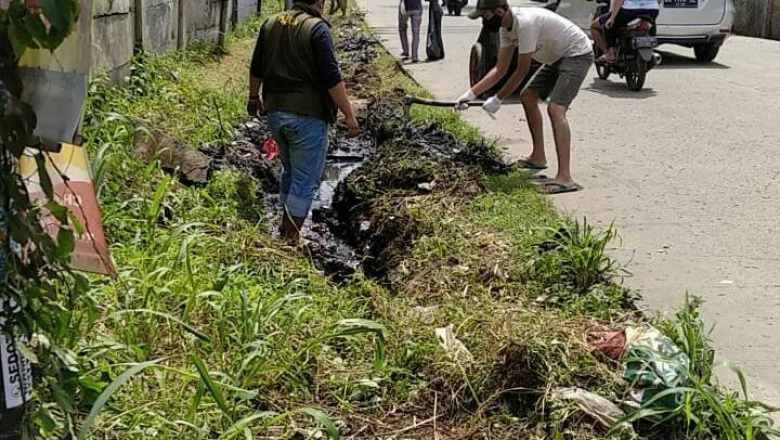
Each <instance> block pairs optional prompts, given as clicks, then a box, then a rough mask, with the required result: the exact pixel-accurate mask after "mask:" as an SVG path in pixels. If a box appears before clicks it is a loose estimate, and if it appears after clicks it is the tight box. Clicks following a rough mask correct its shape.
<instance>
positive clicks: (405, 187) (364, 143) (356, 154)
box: [204, 19, 509, 283]
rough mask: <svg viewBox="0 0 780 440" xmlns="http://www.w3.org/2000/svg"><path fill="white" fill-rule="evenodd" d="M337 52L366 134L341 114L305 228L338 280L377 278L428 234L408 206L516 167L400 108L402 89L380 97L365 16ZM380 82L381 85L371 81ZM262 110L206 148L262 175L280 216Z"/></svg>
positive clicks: (475, 186)
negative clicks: (349, 126)
mask: <svg viewBox="0 0 780 440" xmlns="http://www.w3.org/2000/svg"><path fill="white" fill-rule="evenodd" d="M340 32H341V35H340V37H341V38H340V43H339V46H338V50H339V54H340V56H341V58H342V63H343V66H344V72H345V82H346V83H347V86H348V89H349V90H350V92H351V94H352V96H353V97H354V98H356V99H355V101H356V102H357V103H359V104H358V105H356V107H357V112H358V120H359V123H360V125H361V134H360V135H359V136H358V137H356V138H348V137H347V136H346V128H345V126H344V125H343V123H341V121H340V122H339V123H338V124H336V126H335V128H334V130H332V133H331V136H330V146H329V150H328V152H327V156H326V161H325V169H324V172H323V177H322V180H321V182H320V185H319V188H318V190H317V193H316V195H315V199H314V202H313V204H312V214H311V219H310V220H309V221H307V223H306V224H305V225H304V228H303V230H302V231H301V234H302V236H303V237H304V242H305V248H306V250H307V251H309V252H310V253H311V257H312V260H313V262H314V263H315V265H316V266H317V267H318V268H319V269H321V270H323V271H324V272H325V273H326V274H328V275H330V276H331V278H332V279H333V280H334V281H337V282H344V281H345V280H347V279H348V278H349V277H350V276H351V275H353V274H354V273H355V272H356V271H357V270H359V269H362V271H363V273H364V274H365V275H366V276H368V277H370V278H372V279H374V280H377V281H379V282H383V283H386V282H387V281H388V273H389V272H390V271H391V270H392V269H393V268H395V267H396V266H397V265H398V264H399V263H400V262H401V261H402V259H403V258H404V256H405V255H406V254H407V252H408V250H409V249H410V248H411V247H412V246H413V244H414V242H415V240H416V239H417V238H418V237H420V236H422V235H424V234H426V232H427V231H426V229H425V228H426V227H425V225H424V224H422V222H419V221H418V220H416V218H415V216H414V215H412V214H411V213H410V208H411V207H413V206H414V205H415V203H416V201H417V200H419V198H420V197H440V196H443V195H448V196H449V197H450V198H452V197H451V196H452V195H453V194H454V195H456V197H455V199H460V200H461V201H466V200H468V199H469V198H470V197H473V196H475V195H477V194H480V193H483V192H484V191H485V187H484V185H483V182H482V181H483V180H484V176H485V174H486V173H506V172H507V171H508V170H509V167H508V166H507V165H506V164H505V163H504V161H503V160H502V159H501V157H500V156H499V155H498V154H496V152H495V151H494V150H493V149H492V148H491V147H490V146H489V145H488V144H487V143H486V142H484V141H480V142H469V143H462V142H461V141H459V140H458V139H457V138H456V137H455V136H454V135H452V134H451V133H449V132H447V131H445V130H444V129H443V128H442V125H441V124H440V123H437V122H433V123H426V124H424V125H415V124H413V123H412V122H410V121H408V120H406V119H405V117H404V116H403V114H404V112H403V108H402V98H403V96H404V91H403V90H400V89H399V90H396V91H395V92H394V93H393V94H391V95H390V96H386V95H385V96H378V95H377V94H376V92H375V91H372V88H371V84H376V83H377V82H378V81H379V78H378V77H377V72H375V70H374V69H373V68H372V66H371V64H372V63H373V62H374V61H375V60H376V59H377V58H378V56H379V55H378V44H379V43H378V42H377V41H376V40H375V39H373V38H370V37H367V36H366V35H365V33H364V32H363V31H362V29H361V27H360V21H359V20H358V19H353V20H349V21H347V22H345V23H343V24H342V25H341V26H340ZM374 90H376V89H374ZM272 137H273V136H272V134H271V132H270V129H269V128H268V125H267V120H266V118H265V117H261V118H259V119H254V120H252V121H249V122H246V123H243V124H240V125H239V126H238V127H236V134H235V138H234V139H233V140H232V142H230V144H226V145H221V146H219V147H209V148H206V149H205V150H204V151H205V152H206V154H208V155H210V156H211V157H212V160H213V161H214V164H215V165H216V167H217V168H223V167H232V168H234V169H237V170H239V171H241V172H243V173H245V174H246V175H249V176H251V177H252V178H253V179H255V180H256V181H258V182H259V183H260V188H261V191H263V197H262V199H263V200H265V205H266V208H268V211H269V212H272V213H273V215H275V216H276V217H278V216H281V209H280V208H278V191H279V185H280V169H281V160H280V158H279V156H278V155H277V154H275V152H274V151H273V150H271V151H269V150H268V147H267V145H269V144H268V143H267V142H268V140H269V139H272Z"/></svg>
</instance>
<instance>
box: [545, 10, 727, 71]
mask: <svg viewBox="0 0 780 440" xmlns="http://www.w3.org/2000/svg"><path fill="white" fill-rule="evenodd" d="M595 10H596V2H594V1H587V0H561V2H560V4H559V5H558V10H557V12H558V14H560V15H562V16H564V17H566V18H568V19H569V20H571V21H573V22H574V23H576V24H577V25H578V26H580V27H581V28H583V29H584V30H585V31H586V32H590V24H591V23H592V22H593V13H594V11H595ZM733 23H734V3H733V1H732V0H663V5H662V8H661V13H660V15H659V16H658V21H657V26H658V30H657V32H658V35H657V38H658V42H659V43H661V44H664V43H666V44H678V45H680V46H685V47H690V48H693V51H694V53H695V55H696V59H697V60H699V61H702V62H710V61H712V60H714V59H715V57H716V56H718V51H719V50H720V46H722V45H723V42H724V41H725V40H726V38H727V37H728V36H729V34H730V33H731V25H732V24H733Z"/></svg>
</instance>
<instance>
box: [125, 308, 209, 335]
mask: <svg viewBox="0 0 780 440" xmlns="http://www.w3.org/2000/svg"><path fill="white" fill-rule="evenodd" d="M126 313H146V314H149V315H154V316H159V317H160V318H165V319H167V320H168V321H173V322H175V323H176V324H179V325H180V326H181V327H182V328H183V329H184V330H186V331H188V332H189V333H191V334H192V335H193V336H195V337H196V338H198V339H200V340H201V341H203V342H211V338H210V337H209V336H208V335H207V334H205V333H203V332H201V331H199V330H198V329H196V328H195V327H193V326H191V325H189V324H187V323H186V322H184V321H182V320H181V319H179V318H177V317H175V316H173V315H171V314H168V313H163V312H158V311H156V310H149V309H130V310H120V311H118V312H115V313H113V314H112V315H111V316H119V315H124V314H126Z"/></svg>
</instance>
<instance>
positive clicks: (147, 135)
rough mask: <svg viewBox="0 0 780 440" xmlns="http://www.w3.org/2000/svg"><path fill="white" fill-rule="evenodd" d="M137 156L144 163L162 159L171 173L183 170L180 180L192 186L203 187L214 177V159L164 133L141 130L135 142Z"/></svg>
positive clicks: (153, 130)
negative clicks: (157, 158)
mask: <svg viewBox="0 0 780 440" xmlns="http://www.w3.org/2000/svg"><path fill="white" fill-rule="evenodd" d="M133 156H135V157H136V158H138V159H139V160H142V161H144V162H147V163H148V162H150V161H151V160H152V159H154V158H155V157H159V159H160V165H161V167H162V168H163V170H165V171H167V172H174V171H175V170H177V169H178V170H179V180H180V181H181V182H182V183H184V184H188V185H203V184H205V183H206V182H208V180H209V177H210V176H211V159H210V158H209V157H208V156H206V155H205V154H203V153H201V152H200V151H198V150H196V149H194V148H192V147H190V146H189V145H185V144H183V143H181V142H180V141H179V140H177V139H175V138H174V137H172V136H170V135H168V134H167V133H165V132H164V131H162V130H160V129H157V128H154V129H151V130H149V129H144V128H143V126H142V129H141V130H138V131H137V132H136V135H135V139H134V140H133Z"/></svg>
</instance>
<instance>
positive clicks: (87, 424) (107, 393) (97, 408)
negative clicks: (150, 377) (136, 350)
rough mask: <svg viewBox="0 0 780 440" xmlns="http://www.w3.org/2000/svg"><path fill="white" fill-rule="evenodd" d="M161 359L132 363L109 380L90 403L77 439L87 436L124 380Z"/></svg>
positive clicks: (83, 439) (83, 438)
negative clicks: (98, 395) (92, 402)
mask: <svg viewBox="0 0 780 440" xmlns="http://www.w3.org/2000/svg"><path fill="white" fill-rule="evenodd" d="M162 360H163V359H157V360H155V361H150V362H144V363H142V364H136V365H133V366H132V367H130V368H128V369H127V370H125V371H124V372H123V373H122V374H120V375H119V377H117V378H116V379H114V381H113V382H111V383H110V384H109V385H108V386H107V387H106V389H105V390H103V392H102V393H101V394H100V397H98V399H97V400H96V401H95V404H94V405H92V410H91V411H90V412H89V415H88V416H87V418H86V419H85V420H84V424H82V425H81V428H80V429H79V432H78V438H79V440H85V439H86V438H87V434H88V433H89V430H90V429H92V425H94V424H95V420H96V419H97V416H98V415H100V413H101V412H102V411H103V408H104V407H105V406H106V404H107V403H108V401H109V399H111V396H113V395H114V393H115V392H116V391H117V390H118V389H119V388H120V387H122V385H124V384H125V382H127V381H128V380H130V378H131V377H133V376H135V375H136V374H138V373H140V372H141V371H143V370H145V369H146V368H147V367H149V366H151V365H154V364H157V363H160V362H161V361H162Z"/></svg>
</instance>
